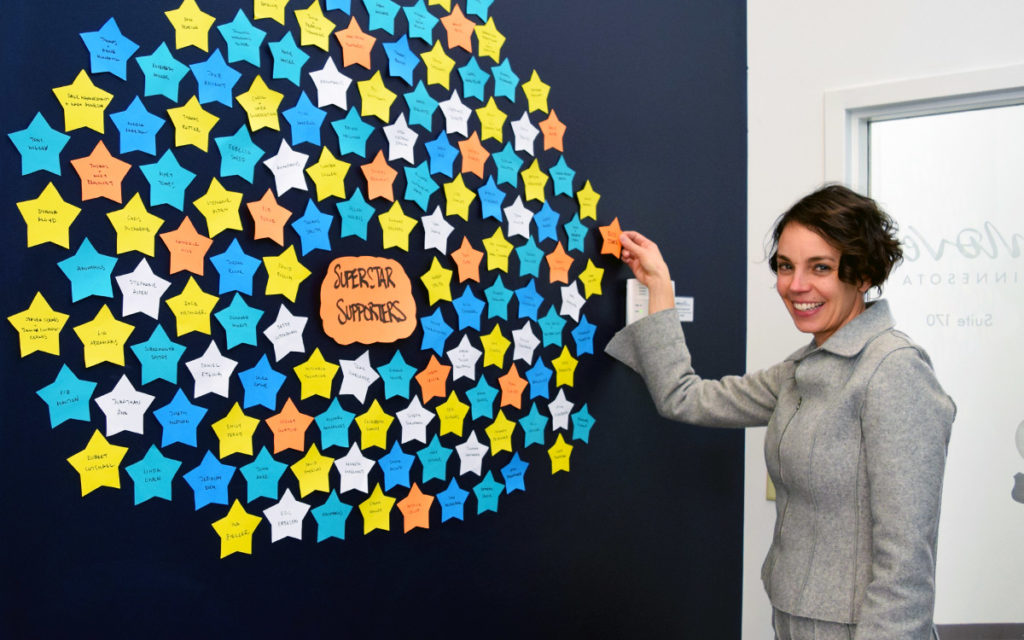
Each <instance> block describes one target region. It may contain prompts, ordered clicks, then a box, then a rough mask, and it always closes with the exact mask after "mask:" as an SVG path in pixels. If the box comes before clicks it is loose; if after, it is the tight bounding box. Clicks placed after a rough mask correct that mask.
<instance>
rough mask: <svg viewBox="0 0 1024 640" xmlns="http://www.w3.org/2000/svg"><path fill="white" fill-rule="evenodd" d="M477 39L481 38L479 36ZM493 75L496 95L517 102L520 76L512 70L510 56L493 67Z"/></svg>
mask: <svg viewBox="0 0 1024 640" xmlns="http://www.w3.org/2000/svg"><path fill="white" fill-rule="evenodd" d="M477 39H478V40H479V36H478V37H477ZM491 75H492V76H494V95H495V96H497V97H501V98H507V99H508V100H511V101H512V102H515V101H516V89H517V88H518V87H519V76H517V75H516V74H515V72H514V71H512V66H511V65H510V64H509V61H508V58H506V59H505V60H504V61H502V63H501V64H498V65H494V66H493V67H491Z"/></svg>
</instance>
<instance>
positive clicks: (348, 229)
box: [335, 190, 376, 240]
mask: <svg viewBox="0 0 1024 640" xmlns="http://www.w3.org/2000/svg"><path fill="white" fill-rule="evenodd" d="M335 206H336V207H337V208H338V215H340V216H341V237H342V238H345V237H348V236H356V237H358V238H362V239H363V240H366V225H367V224H368V223H369V222H370V219H371V218H373V216H374V214H375V213H376V210H375V209H374V208H373V207H372V206H370V205H369V204H367V202H366V199H365V198H363V194H362V193H361V192H360V191H358V190H356V192H355V193H354V194H352V197H351V198H350V199H349V200H347V201H345V202H339V203H337V205H335Z"/></svg>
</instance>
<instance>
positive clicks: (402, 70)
mask: <svg viewBox="0 0 1024 640" xmlns="http://www.w3.org/2000/svg"><path fill="white" fill-rule="evenodd" d="M384 53H386V54H387V56H388V75H389V76H391V77H392V78H401V79H402V80H405V83H406V84H407V85H409V86H410V87H411V86H412V83H413V72H414V71H415V69H416V65H418V64H419V63H420V58H419V56H417V55H416V54H415V53H413V51H412V49H410V48H409V36H407V35H405V34H404V33H403V34H402V37H401V38H399V39H398V40H397V41H395V42H385V43H384Z"/></svg>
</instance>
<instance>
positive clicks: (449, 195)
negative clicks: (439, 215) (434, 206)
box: [444, 173, 476, 222]
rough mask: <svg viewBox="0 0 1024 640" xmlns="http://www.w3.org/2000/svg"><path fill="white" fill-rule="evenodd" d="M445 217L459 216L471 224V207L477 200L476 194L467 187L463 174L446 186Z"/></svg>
mask: <svg viewBox="0 0 1024 640" xmlns="http://www.w3.org/2000/svg"><path fill="white" fill-rule="evenodd" d="M444 199H445V207H444V215H446V216H459V217H460V218H462V219H463V220H465V221H467V222H469V205H470V203H472V202H473V200H475V199H476V193H474V192H473V191H472V190H471V189H469V188H467V187H466V183H465V181H464V180H463V179H462V174H461V173H460V174H458V175H457V176H455V179H454V180H452V181H451V182H448V183H445V185H444Z"/></svg>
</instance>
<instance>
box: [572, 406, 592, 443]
mask: <svg viewBox="0 0 1024 640" xmlns="http://www.w3.org/2000/svg"><path fill="white" fill-rule="evenodd" d="M593 426H594V417H593V416H591V415H590V409H588V408H587V405H585V404H584V405H583V406H582V407H581V408H580V410H579V411H577V412H576V413H574V414H572V439H573V440H582V441H583V442H589V441H590V430H591V428H593Z"/></svg>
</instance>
